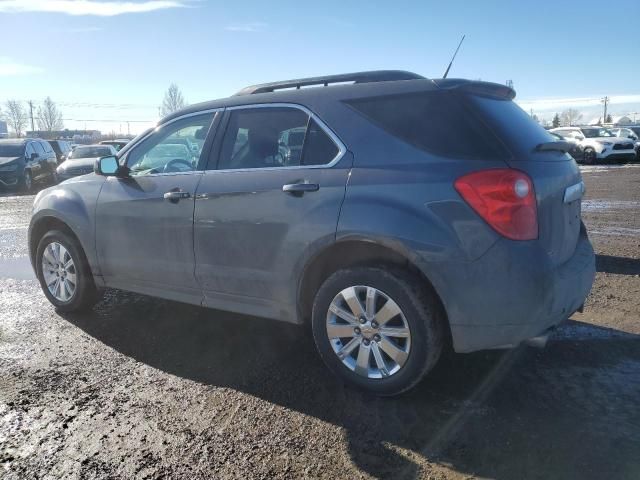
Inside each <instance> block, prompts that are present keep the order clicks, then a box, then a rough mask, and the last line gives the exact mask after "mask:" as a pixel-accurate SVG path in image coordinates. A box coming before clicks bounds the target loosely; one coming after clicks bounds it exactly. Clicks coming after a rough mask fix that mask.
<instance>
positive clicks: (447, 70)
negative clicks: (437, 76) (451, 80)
mask: <svg viewBox="0 0 640 480" xmlns="http://www.w3.org/2000/svg"><path fill="white" fill-rule="evenodd" d="M464 37H466V35H462V39H461V40H460V43H459V44H458V48H456V51H455V53H454V54H453V57H451V61H450V62H449V66H448V67H447V69H446V70H445V72H444V75H443V76H442V78H447V75H448V74H449V69H450V68H451V65H453V61H454V60H455V59H456V55H457V54H458V50H460V45H462V42H464Z"/></svg>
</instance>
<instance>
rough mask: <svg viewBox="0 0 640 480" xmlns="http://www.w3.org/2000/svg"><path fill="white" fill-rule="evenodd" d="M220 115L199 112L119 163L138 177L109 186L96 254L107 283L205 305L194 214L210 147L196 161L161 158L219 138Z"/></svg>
mask: <svg viewBox="0 0 640 480" xmlns="http://www.w3.org/2000/svg"><path fill="white" fill-rule="evenodd" d="M216 113H217V111H215V110H209V111H206V112H200V113H198V114H191V115H187V116H185V117H179V118H176V119H174V120H172V121H170V122H169V123H167V124H164V125H161V126H160V127H158V128H156V129H155V130H153V131H152V132H150V133H149V134H148V135H147V136H146V137H144V138H143V139H141V140H140V141H139V142H138V143H137V144H136V145H135V146H133V147H132V148H131V149H129V150H128V151H127V152H126V153H125V154H124V156H123V157H122V158H120V159H119V160H120V163H121V165H126V166H127V167H128V168H129V170H130V175H129V176H128V177H127V178H118V177H108V178H107V179H106V180H105V182H104V185H103V187H102V190H101V192H100V197H99V199H98V205H97V209H96V248H97V253H98V261H99V264H100V270H101V273H102V275H103V277H104V280H105V282H106V284H107V285H109V286H113V287H119V288H123V289H127V290H132V291H137V292H141V293H149V294H156V295H159V296H163V297H165V298H171V299H175V300H180V301H186V302H190V303H200V299H201V297H202V291H201V289H200V287H199V286H198V284H197V282H196V280H195V277H194V255H193V208H194V196H195V192H196V187H197V185H198V182H199V181H200V177H201V176H202V165H201V164H200V163H199V162H200V159H201V158H205V157H206V155H203V154H202V152H203V151H205V150H206V149H208V148H209V147H210V142H209V143H207V141H205V142H204V144H203V148H202V150H201V151H198V152H194V155H193V156H191V155H190V156H189V158H178V157H176V158H173V157H171V156H161V155H157V153H158V152H161V151H162V152H164V151H166V150H169V151H171V149H172V146H173V145H175V143H172V142H178V141H179V139H180V138H182V137H184V136H194V137H198V138H202V139H203V140H205V139H207V138H212V136H213V131H214V130H215V121H214V119H215V115H216ZM208 135H211V137H208ZM174 151H180V150H174Z"/></svg>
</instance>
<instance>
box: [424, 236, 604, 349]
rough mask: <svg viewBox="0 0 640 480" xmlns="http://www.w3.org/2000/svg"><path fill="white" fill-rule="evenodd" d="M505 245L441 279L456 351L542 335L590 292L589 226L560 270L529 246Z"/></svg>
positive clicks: (592, 262) (592, 266)
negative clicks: (587, 231)
mask: <svg viewBox="0 0 640 480" xmlns="http://www.w3.org/2000/svg"><path fill="white" fill-rule="evenodd" d="M500 243H501V241H499V242H498V243H497V244H496V245H494V247H492V248H491V249H490V250H489V251H488V252H487V253H486V254H485V255H484V256H483V257H481V258H480V259H478V260H476V261H475V262H472V263H471V264H466V265H464V266H457V267H452V268H447V273H446V275H445V274H442V271H441V272H440V273H441V275H438V276H437V277H436V278H437V279H438V281H437V282H434V286H436V289H437V290H438V291H439V292H440V291H441V288H440V287H442V290H443V291H444V295H442V294H441V297H442V300H443V303H444V307H445V310H446V311H447V315H448V318H449V324H450V327H451V334H452V338H453V347H454V349H455V351H456V352H472V351H476V350H484V349H491V348H500V347H504V346H515V345H518V344H519V343H521V342H523V341H524V340H527V339H529V338H531V337H535V336H537V335H540V334H541V333H543V332H545V331H546V330H548V329H550V328H552V327H554V326H556V325H559V324H560V323H562V322H564V321H565V320H566V319H568V318H569V317H570V316H571V315H572V314H573V313H574V312H575V311H576V310H578V309H579V308H580V306H581V305H582V304H583V303H584V301H585V299H586V298H587V295H588V294H589V292H590V290H591V286H592V284H593V279H594V277H595V255H594V252H593V248H592V246H591V243H590V242H589V239H588V237H587V233H586V230H585V228H584V226H582V228H581V232H580V236H579V240H578V243H577V246H576V250H575V252H574V254H573V256H572V257H571V258H569V260H567V261H566V262H565V263H563V264H561V265H559V266H553V265H551V262H550V260H549V258H548V254H547V253H546V252H544V251H543V250H542V249H541V248H539V247H537V246H535V245H534V244H532V243H530V242H515V243H514V242H510V243H509V244H508V246H506V245H500ZM441 282H444V283H441ZM456 285H457V288H456ZM447 292H449V293H450V294H447Z"/></svg>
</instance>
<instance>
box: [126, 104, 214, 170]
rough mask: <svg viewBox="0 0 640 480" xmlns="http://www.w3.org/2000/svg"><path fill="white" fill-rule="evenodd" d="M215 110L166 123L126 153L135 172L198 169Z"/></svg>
mask: <svg viewBox="0 0 640 480" xmlns="http://www.w3.org/2000/svg"><path fill="white" fill-rule="evenodd" d="M213 117H214V113H206V114H203V115H197V116H193V117H187V118H183V119H181V120H177V121H175V122H173V123H170V124H168V125H164V126H162V127H160V128H159V129H157V130H156V131H155V132H154V133H152V134H151V135H150V136H149V137H147V138H146V139H145V140H143V141H142V142H141V143H140V144H139V145H136V146H135V147H134V148H133V149H132V150H131V151H130V152H129V154H128V155H127V166H128V167H129V169H130V174H131V175H132V176H139V175H151V174H157V173H178V172H189V171H192V170H195V169H196V168H197V166H198V162H199V161H200V155H201V154H202V147H203V145H204V140H205V138H206V137H207V133H208V131H209V127H210V126H211V122H212V120H213Z"/></svg>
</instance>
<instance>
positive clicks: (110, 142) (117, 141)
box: [100, 138, 130, 152]
mask: <svg viewBox="0 0 640 480" xmlns="http://www.w3.org/2000/svg"><path fill="white" fill-rule="evenodd" d="M129 142H130V140H128V139H126V138H124V139H115V140H103V141H101V142H100V145H111V146H112V147H113V148H115V149H116V152H118V151H120V149H121V148H123V147H124V146H125V145H126V144H127V143H129Z"/></svg>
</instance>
